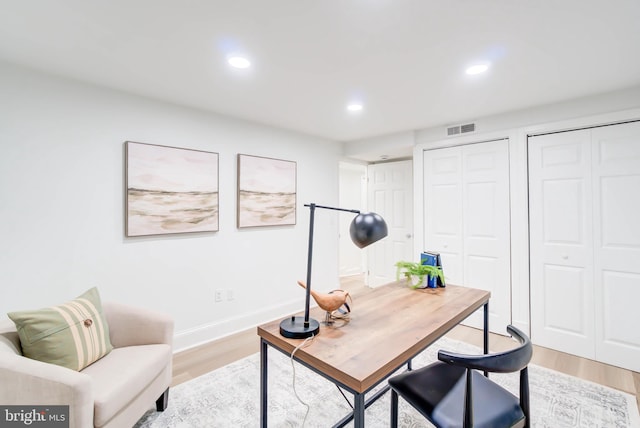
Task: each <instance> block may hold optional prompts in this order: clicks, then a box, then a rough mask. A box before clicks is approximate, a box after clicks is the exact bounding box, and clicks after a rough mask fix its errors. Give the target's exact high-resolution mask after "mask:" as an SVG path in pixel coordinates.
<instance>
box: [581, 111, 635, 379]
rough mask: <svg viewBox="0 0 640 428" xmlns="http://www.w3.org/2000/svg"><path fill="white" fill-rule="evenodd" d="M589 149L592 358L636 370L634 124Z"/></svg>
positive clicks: (606, 134) (601, 135) (595, 136)
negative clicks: (591, 232) (591, 207)
mask: <svg viewBox="0 0 640 428" xmlns="http://www.w3.org/2000/svg"><path fill="white" fill-rule="evenodd" d="M592 144H593V146H592V147H593V194H594V207H595V209H594V224H595V227H594V235H595V236H594V238H595V239H594V251H595V258H594V268H595V271H596V275H595V277H594V280H595V285H596V295H595V300H596V305H595V311H596V316H595V318H596V358H597V359H598V360H599V361H603V362H606V363H609V364H614V365H617V366H622V367H625V368H628V369H630V370H634V371H640V311H639V310H638V305H639V304H640V122H634V123H628V124H623V125H615V126H606V127H602V128H596V129H593V130H592Z"/></svg>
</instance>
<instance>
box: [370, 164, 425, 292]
mask: <svg viewBox="0 0 640 428" xmlns="http://www.w3.org/2000/svg"><path fill="white" fill-rule="evenodd" d="M368 177H369V183H368V207H369V211H373V212H375V213H378V214H380V215H381V216H382V218H384V220H385V222H386V223H387V227H388V228H389V235H388V236H387V237H386V238H384V239H382V240H380V241H378V242H376V243H374V244H372V245H371V246H369V247H367V251H368V254H367V255H368V257H367V261H368V265H369V266H368V275H367V285H369V286H370V287H378V286H380V285H384V284H388V283H389V282H393V281H395V279H396V267H395V263H396V262H397V261H399V260H413V259H414V258H415V257H414V254H413V166H412V162H411V161H401V162H389V163H382V164H374V165H369V167H368Z"/></svg>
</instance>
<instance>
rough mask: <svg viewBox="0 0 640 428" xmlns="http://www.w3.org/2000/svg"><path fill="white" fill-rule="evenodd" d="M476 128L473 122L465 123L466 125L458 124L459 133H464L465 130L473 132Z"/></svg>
mask: <svg viewBox="0 0 640 428" xmlns="http://www.w3.org/2000/svg"><path fill="white" fill-rule="evenodd" d="M475 130H476V124H475V123H467V124H466V125H460V133H462V134H464V133H465V132H473V131H475Z"/></svg>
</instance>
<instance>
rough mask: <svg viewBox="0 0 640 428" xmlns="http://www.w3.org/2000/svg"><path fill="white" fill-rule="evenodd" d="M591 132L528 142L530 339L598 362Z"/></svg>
mask: <svg viewBox="0 0 640 428" xmlns="http://www.w3.org/2000/svg"><path fill="white" fill-rule="evenodd" d="M590 188H591V145H590V132H589V131H588V130H584V131H574V132H565V133H557V134H550V135H543V136H536V137H531V138H529V221H530V238H529V239H530V246H531V248H530V257H531V262H530V275H531V285H530V287H531V288H530V292H531V339H532V340H533V341H534V343H536V344H538V345H541V346H545V347H549V348H552V349H557V350H560V351H565V352H569V353H572V354H575V355H580V356H583V357H586V358H594V355H595V343H594V330H595V322H594V316H593V304H594V302H593V291H594V288H593V287H594V283H593V236H592V230H593V219H592V215H591V208H592V205H593V204H592V197H591V190H590Z"/></svg>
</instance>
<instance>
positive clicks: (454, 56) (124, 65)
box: [0, 0, 640, 141]
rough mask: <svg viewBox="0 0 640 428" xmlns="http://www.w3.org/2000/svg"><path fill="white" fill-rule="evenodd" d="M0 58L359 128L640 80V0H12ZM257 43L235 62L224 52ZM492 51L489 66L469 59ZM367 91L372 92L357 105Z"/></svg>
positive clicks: (174, 97) (474, 113)
mask: <svg viewBox="0 0 640 428" xmlns="http://www.w3.org/2000/svg"><path fill="white" fill-rule="evenodd" d="M0 6H1V8H2V9H1V10H2V13H1V14H0V59H3V60H5V61H8V62H13V63H18V64H22V65H26V66H28V67H32V68H36V69H41V70H46V71H47V72H50V73H53V74H58V75H62V76H67V77H70V78H74V79H78V80H82V81H86V82H91V83H96V84H99V85H103V86H107V87H111V88H116V89H119V90H124V91H127V92H131V93H135V94H139V95H143V96H147V97H152V98H155V99H159V100H163V101H167V102H172V103H176V104H180V105H184V106H191V107H196V108H199V109H204V110H208V111H212V112H216V113H220V114H224V115H229V116H233V117H237V118H242V119H246V120H249V121H253V122H258V123H262V124H267V125H270V126H275V127H280V128H285V129H289V130H294V131H298V132H302V133H305V134H309V135H313V136H318V137H322V138H326V139H331V140H338V141H352V140H358V139H366V138H370V137H374V136H381V135H385V134H390V133H395V132H403V131H410V130H415V129H423V128H429V127H434V126H445V125H447V124H456V123H461V122H463V121H466V120H473V119H475V118H478V117H483V116H487V115H493V114H499V113H502V112H506V111H510V110H516V109H523V108H528V107H533V106H537V105H543V104H548V103H554V102H558V101H564V100H569V99H574V98H579V97H582V96H588V95H592V94H598V93H603V92H609V91H614V90H619V89H622V88H626V87H632V86H637V85H640V1H638V0H615V1H602V0H562V1H551V0H538V1H524V0H476V1H471V0H446V1H435V0H188V1H176V0H108V1H87V0H57V1H24V0H23V1H16V0H0ZM232 53H243V54H245V55H247V56H248V57H249V58H250V60H251V62H252V66H251V67H250V68H249V69H246V70H235V69H232V68H230V67H229V66H228V64H227V63H226V58H227V56H228V55H230V54H232ZM477 61H490V62H491V67H490V68H489V70H488V72H486V73H484V74H481V75H476V76H468V75H466V74H465V73H464V70H465V68H466V67H467V66H468V65H470V64H472V63H474V62H477ZM354 100H359V101H361V102H362V103H363V104H364V109H363V110H362V111H361V112H359V113H355V114H354V113H348V112H347V111H346V105H347V104H348V103H349V102H351V101H354Z"/></svg>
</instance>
